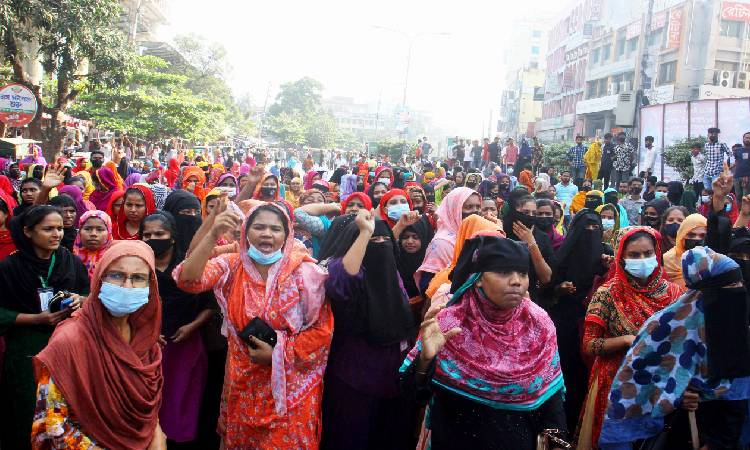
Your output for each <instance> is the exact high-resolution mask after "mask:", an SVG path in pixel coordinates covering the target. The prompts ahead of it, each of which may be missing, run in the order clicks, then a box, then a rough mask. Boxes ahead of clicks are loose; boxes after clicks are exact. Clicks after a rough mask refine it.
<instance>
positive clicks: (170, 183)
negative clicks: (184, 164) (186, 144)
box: [164, 158, 180, 189]
mask: <svg viewBox="0 0 750 450" xmlns="http://www.w3.org/2000/svg"><path fill="white" fill-rule="evenodd" d="M179 177H180V163H179V162H178V161H177V158H171V159H170V160H169V162H168V163H167V171H166V172H165V173H164V178H166V180H167V187H169V188H170V189H171V188H174V187H175V181H177V178H179Z"/></svg>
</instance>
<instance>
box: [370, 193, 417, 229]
mask: <svg viewBox="0 0 750 450" xmlns="http://www.w3.org/2000/svg"><path fill="white" fill-rule="evenodd" d="M397 195H403V196H404V197H406V201H407V202H409V209H412V206H411V198H409V194H407V193H406V192H404V191H403V190H402V189H391V190H390V191H388V192H386V193H385V194H384V195H383V196H382V197H380V203H379V205H380V208H378V211H380V218H381V219H383V220H385V221H386V222H388V225H389V226H390V227H391V228H393V227H394V226H395V225H396V222H395V221H393V220H392V219H391V218H390V217H388V214H387V213H386V212H385V209H384V208H385V206H386V205H387V204H388V200H390V199H392V198H393V197H395V196H397Z"/></svg>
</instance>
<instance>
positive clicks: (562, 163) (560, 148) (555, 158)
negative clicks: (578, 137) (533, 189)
mask: <svg viewBox="0 0 750 450" xmlns="http://www.w3.org/2000/svg"><path fill="white" fill-rule="evenodd" d="M573 145H574V144H573V143H572V142H553V143H550V144H546V145H545V146H544V154H543V156H542V163H543V165H544V166H545V167H554V168H555V170H557V173H560V171H562V170H568V169H569V168H570V163H569V162H568V150H569V149H570V147H572V146H573Z"/></svg>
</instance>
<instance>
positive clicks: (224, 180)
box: [213, 173, 240, 199]
mask: <svg viewBox="0 0 750 450" xmlns="http://www.w3.org/2000/svg"><path fill="white" fill-rule="evenodd" d="M213 187H220V188H232V189H234V193H230V194H229V198H230V199H234V198H235V197H236V196H237V195H238V194H239V193H240V191H239V186H238V185H237V177H235V176H234V175H232V174H231V173H225V174H222V175H221V176H219V177H218V178H217V180H216V183H215V185H214V186H213Z"/></svg>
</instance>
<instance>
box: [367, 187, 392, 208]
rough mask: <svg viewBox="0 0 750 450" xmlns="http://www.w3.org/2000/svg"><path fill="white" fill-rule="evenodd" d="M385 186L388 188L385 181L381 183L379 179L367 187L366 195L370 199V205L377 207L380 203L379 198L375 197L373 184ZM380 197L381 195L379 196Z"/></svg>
mask: <svg viewBox="0 0 750 450" xmlns="http://www.w3.org/2000/svg"><path fill="white" fill-rule="evenodd" d="M379 184H380V185H382V186H385V188H386V189H388V185H387V184H385V183H381V182H380V181H376V182H374V183H372V184H371V185H370V187H369V188H367V196H368V197H370V201H372V207H373V208H377V207H378V204H379V203H380V199H375V186H377V185H379ZM381 198H382V197H381Z"/></svg>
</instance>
